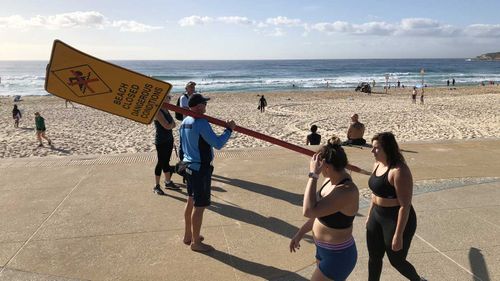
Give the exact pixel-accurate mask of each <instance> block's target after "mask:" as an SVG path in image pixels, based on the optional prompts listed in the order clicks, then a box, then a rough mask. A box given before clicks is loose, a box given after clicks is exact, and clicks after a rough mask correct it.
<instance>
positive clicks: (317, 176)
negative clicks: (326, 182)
mask: <svg viewBox="0 0 500 281" xmlns="http://www.w3.org/2000/svg"><path fill="white" fill-rule="evenodd" d="M308 176H309V178H311V179H319V175H318V174H315V173H313V172H311V173H309V175H308Z"/></svg>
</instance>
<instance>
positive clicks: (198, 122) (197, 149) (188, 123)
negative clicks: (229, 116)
mask: <svg viewBox="0 0 500 281" xmlns="http://www.w3.org/2000/svg"><path fill="white" fill-rule="evenodd" d="M179 136H180V138H181V146H182V152H183V153H184V158H183V161H184V162H189V163H190V164H189V166H188V167H189V168H190V169H193V170H195V171H199V170H200V167H201V166H202V165H207V166H208V165H210V163H211V162H212V160H213V158H214V152H213V148H215V149H217V150H219V149H221V148H222V147H223V146H224V145H225V144H226V143H227V141H228V140H229V138H230V137H231V130H229V129H226V130H224V133H222V134H221V135H220V136H217V135H216V134H215V132H214V131H213V130H212V126H210V124H209V123H208V121H207V120H206V119H195V118H193V117H191V116H188V117H186V118H185V119H184V120H183V121H182V124H181V126H180V128H179Z"/></svg>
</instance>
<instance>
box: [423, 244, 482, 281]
mask: <svg viewBox="0 0 500 281" xmlns="http://www.w3.org/2000/svg"><path fill="white" fill-rule="evenodd" d="M415 236H417V238H418V239H420V240H421V241H422V242H424V243H425V244H427V245H429V247H431V248H432V249H434V250H435V251H436V252H438V253H439V254H441V255H443V256H444V257H445V258H447V259H449V260H450V261H452V262H453V263H454V264H456V265H458V266H459V267H460V268H461V269H463V270H464V271H465V272H467V273H469V274H470V275H471V276H472V277H474V278H476V279H477V280H479V281H483V279H481V278H479V277H478V276H477V275H476V274H474V273H472V272H470V271H469V270H468V269H467V268H465V267H464V266H462V265H461V264H459V263H458V262H456V261H455V260H454V259H452V258H450V257H449V256H448V255H447V254H445V253H443V252H442V251H440V250H439V249H438V248H436V247H435V246H434V245H432V244H431V243H429V242H427V240H425V239H424V238H422V237H420V235H418V234H415Z"/></svg>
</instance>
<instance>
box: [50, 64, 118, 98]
mask: <svg viewBox="0 0 500 281" xmlns="http://www.w3.org/2000/svg"><path fill="white" fill-rule="evenodd" d="M53 73H54V75H55V76H57V78H59V80H61V81H62V82H63V83H65V84H66V85H67V86H68V87H69V89H70V90H71V91H72V92H73V93H74V94H75V95H77V96H79V97H87V96H92V95H99V94H107V93H111V88H109V87H108V85H106V83H105V82H104V81H102V79H101V78H100V77H99V75H97V73H96V72H95V71H94V70H93V69H92V67H90V65H79V66H75V67H70V68H66V69H60V70H54V71H53Z"/></svg>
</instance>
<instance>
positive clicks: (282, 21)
mask: <svg viewBox="0 0 500 281" xmlns="http://www.w3.org/2000/svg"><path fill="white" fill-rule="evenodd" d="M266 23H267V24H270V25H281V26H299V25H302V21H301V20H300V19H289V18H287V17H282V16H278V17H275V18H268V19H266Z"/></svg>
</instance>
